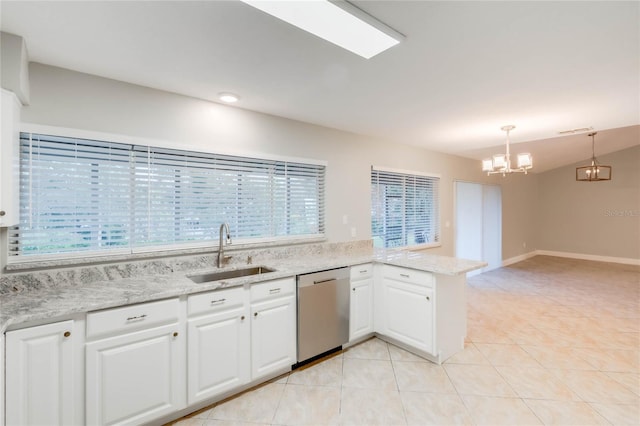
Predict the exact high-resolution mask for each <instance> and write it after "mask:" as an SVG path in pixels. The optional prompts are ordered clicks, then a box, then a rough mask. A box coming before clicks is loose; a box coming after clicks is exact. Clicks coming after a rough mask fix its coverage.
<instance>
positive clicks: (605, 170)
mask: <svg viewBox="0 0 640 426" xmlns="http://www.w3.org/2000/svg"><path fill="white" fill-rule="evenodd" d="M597 134H598V132H593V133H589V136H591V165H589V166H582V167H576V180H577V181H580V182H596V181H600V180H611V166H603V165H602V164H598V160H596V154H595V152H596V151H595V145H596V135H597Z"/></svg>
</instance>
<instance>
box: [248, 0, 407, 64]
mask: <svg viewBox="0 0 640 426" xmlns="http://www.w3.org/2000/svg"><path fill="white" fill-rule="evenodd" d="M241 1H242V2H243V3H246V4H248V5H249V6H253V7H255V8H256V9H259V10H261V11H263V12H265V13H268V14H269V15H271V16H274V17H276V18H278V19H281V20H283V21H285V22H288V23H289V24H291V25H294V26H296V27H298V28H300V29H302V30H305V31H307V32H310V33H311V34H313V35H315V36H318V37H320V38H322V39H325V40H327V41H329V42H331V43H333V44H335V45H337V46H340V47H342V48H343V49H346V50H349V51H351V52H353V53H355V54H357V55H360V56H362V57H363V58H366V59H369V58H371V57H373V56H375V55H377V54H378V53H380V52H383V51H385V50H387V49H389V48H390V47H393V46H395V45H396V44H398V43H400V41H401V40H403V39H404V36H403V35H402V34H400V33H398V32H397V31H395V30H394V29H392V28H389V27H388V26H386V25H385V24H383V23H382V22H380V21H378V20H377V19H375V18H374V17H373V16H371V15H368V14H367V13H365V12H364V11H362V10H360V9H358V8H357V7H355V6H354V5H352V4H350V3H348V2H346V1H342V0H340V1H336V0H306V1H305V0H293V1H273V0H241Z"/></svg>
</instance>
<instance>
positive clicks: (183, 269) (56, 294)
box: [0, 242, 486, 332]
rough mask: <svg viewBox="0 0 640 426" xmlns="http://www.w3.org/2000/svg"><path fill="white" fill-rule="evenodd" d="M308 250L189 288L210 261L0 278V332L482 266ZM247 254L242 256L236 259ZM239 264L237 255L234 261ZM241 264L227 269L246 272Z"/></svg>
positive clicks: (356, 250) (413, 255) (355, 247)
mask: <svg viewBox="0 0 640 426" xmlns="http://www.w3.org/2000/svg"><path fill="white" fill-rule="evenodd" d="M318 246H320V245H314V246H313V247H312V248H309V247H307V248H304V249H297V250H291V249H287V250H284V251H280V252H275V251H273V250H271V251H270V254H273V256H269V255H266V254H264V253H262V254H261V253H257V252H251V253H250V254H249V256H251V258H252V265H251V266H268V267H269V268H272V269H275V271H274V272H269V273H267V274H262V275H253V276H248V277H240V278H233V279H229V280H221V281H215V282H209V283H202V284H196V283H194V282H192V281H191V280H190V279H189V278H187V275H188V274H194V273H200V272H206V271H213V270H216V268H215V267H214V266H213V265H214V263H213V258H214V255H208V256H205V255H201V256H192V257H190V258H188V259H179V260H155V261H147V262H143V263H142V262H141V263H137V264H136V263H129V264H112V265H102V266H93V267H82V268H66V269H58V270H55V269H52V270H45V271H39V272H33V273H23V274H13V275H9V276H7V275H3V276H2V277H0V332H4V330H6V329H7V327H9V326H11V325H14V324H19V323H24V322H31V321H40V320H48V319H54V318H58V317H64V316H69V315H73V314H81V313H85V312H89V311H95V310H99V309H104V308H110V307H116V306H123V305H128V304H134V303H141V302H148V301H152V300H159V299H166V298H170V297H176V296H181V295H185V294H192V293H199V292H204V291H211V290H217V289H220V288H228V287H233V286H240V285H245V284H251V283H256V282H261V281H267V280H272V279H278V278H285V277H292V276H295V275H300V274H305V273H310V272H315V271H320V270H326V269H332V268H338V267H343V266H352V265H358V264H362V263H368V262H378V263H385V264H391V265H397V266H403V267H407V268H413V269H418V270H423V271H429V272H434V273H438V274H445V275H459V274H464V273H466V272H469V271H472V270H474V269H479V268H481V267H483V266H485V265H486V264H485V263H482V262H476V261H469V260H464V259H456V258H452V257H447V256H436V255H430V254H426V253H424V252H412V251H386V250H375V249H372V248H371V246H370V243H369V242H367V243H364V244H348V245H346V246H344V245H329V246H327V247H325V246H320V247H318ZM246 253H247V252H244V253H243V259H244V258H246V257H244V256H246ZM238 257H240V256H238ZM246 266H247V264H246V262H244V263H236V264H232V265H231V266H230V267H228V268H225V269H223V270H226V269H237V268H243V267H246Z"/></svg>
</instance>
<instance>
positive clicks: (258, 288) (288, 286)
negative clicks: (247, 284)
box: [251, 278, 296, 303]
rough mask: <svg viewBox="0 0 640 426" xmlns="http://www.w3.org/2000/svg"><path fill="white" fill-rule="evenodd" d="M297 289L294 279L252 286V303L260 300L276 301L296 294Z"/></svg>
mask: <svg viewBox="0 0 640 426" xmlns="http://www.w3.org/2000/svg"><path fill="white" fill-rule="evenodd" d="M295 288H296V284H295V280H294V279H293V278H285V279H282V280H274V281H267V282H264V283H259V284H254V285H252V286H251V303H253V302H255V301H258V300H265V299H276V298H278V297H282V296H286V295H290V294H294V292H295Z"/></svg>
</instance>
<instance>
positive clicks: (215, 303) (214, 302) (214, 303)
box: [211, 299, 227, 305]
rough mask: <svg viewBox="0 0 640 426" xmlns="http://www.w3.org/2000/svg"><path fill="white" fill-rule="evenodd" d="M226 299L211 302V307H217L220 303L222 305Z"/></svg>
mask: <svg viewBox="0 0 640 426" xmlns="http://www.w3.org/2000/svg"><path fill="white" fill-rule="evenodd" d="M226 300H227V299H218V300H212V301H211V304H212V305H218V304H220V303H224V302H225V301H226Z"/></svg>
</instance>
